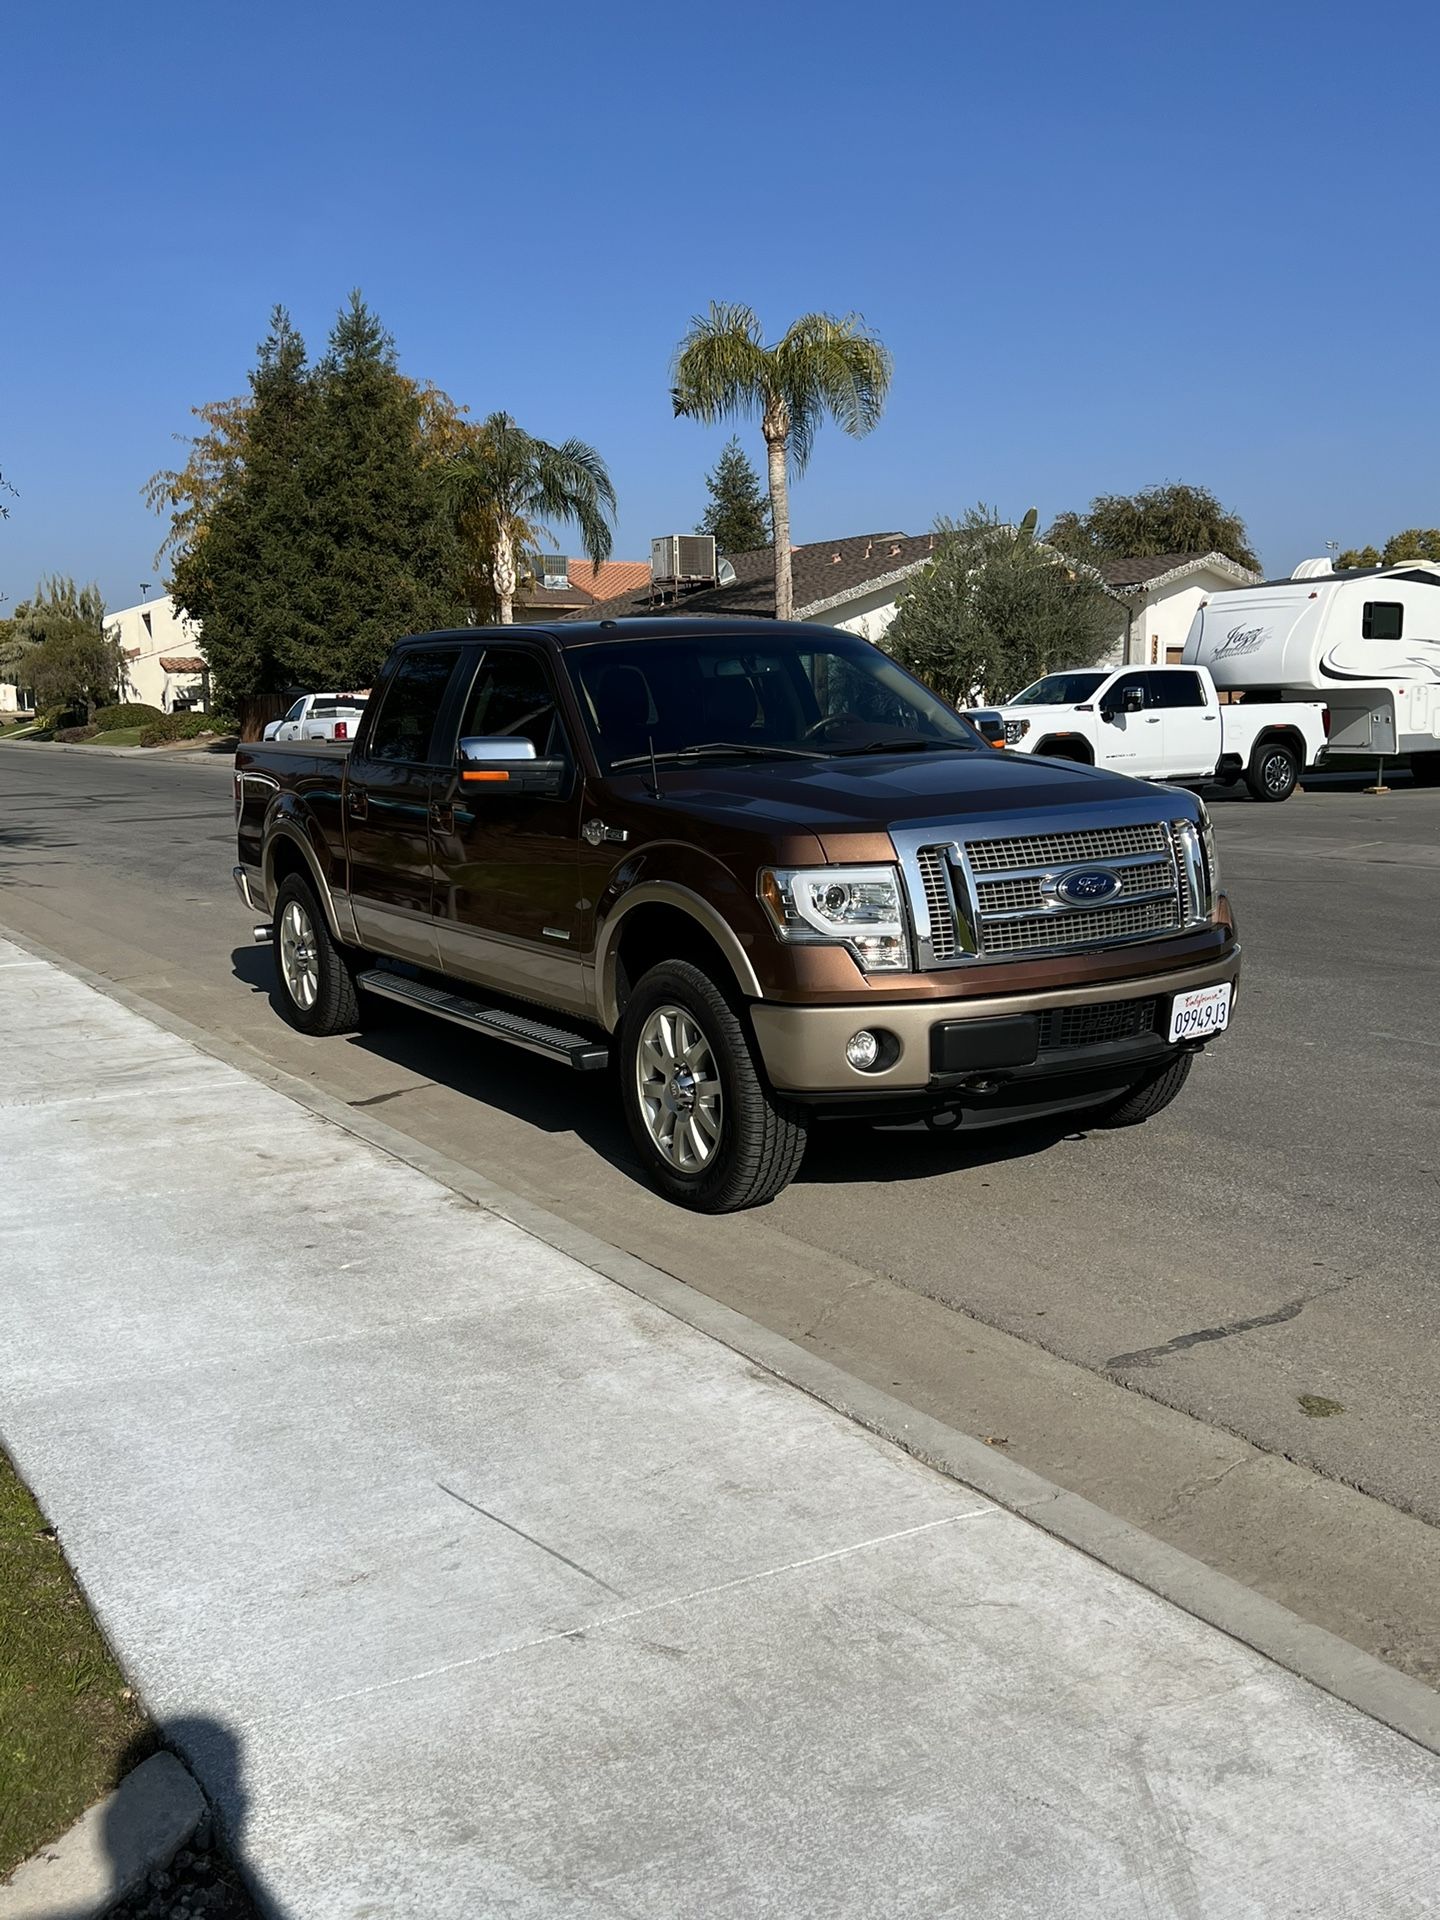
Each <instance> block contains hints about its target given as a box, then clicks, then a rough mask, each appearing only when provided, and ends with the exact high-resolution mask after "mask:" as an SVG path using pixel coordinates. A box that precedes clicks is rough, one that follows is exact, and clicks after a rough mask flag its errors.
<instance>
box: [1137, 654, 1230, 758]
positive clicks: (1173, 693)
mask: <svg viewBox="0 0 1440 1920" xmlns="http://www.w3.org/2000/svg"><path fill="white" fill-rule="evenodd" d="M1146 678H1147V679H1148V680H1149V682H1150V700H1149V702H1148V703H1147V705H1146V709H1145V712H1146V718H1147V719H1148V718H1149V716H1150V714H1151V713H1158V714H1159V715H1160V738H1161V740H1162V742H1163V743H1164V747H1163V751H1164V761H1163V769H1164V771H1165V772H1166V773H1171V774H1188V775H1190V776H1192V777H1193V776H1194V775H1196V774H1201V773H1213V772H1214V771H1215V768H1216V766H1217V765H1218V764H1219V760H1220V712H1219V709H1218V707H1212V706H1210V705H1209V704H1208V703H1207V702H1206V699H1205V688H1204V686H1203V685H1202V684H1201V680H1200V676H1199V674H1198V673H1188V672H1186V673H1180V672H1177V671H1175V670H1173V669H1172V670H1170V671H1168V672H1165V673H1152V674H1148V675H1147V676H1146Z"/></svg>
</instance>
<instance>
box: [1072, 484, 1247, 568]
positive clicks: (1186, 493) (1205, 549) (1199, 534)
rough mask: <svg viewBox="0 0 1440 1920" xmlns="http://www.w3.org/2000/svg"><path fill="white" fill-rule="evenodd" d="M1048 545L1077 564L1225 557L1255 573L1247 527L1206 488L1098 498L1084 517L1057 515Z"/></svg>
mask: <svg viewBox="0 0 1440 1920" xmlns="http://www.w3.org/2000/svg"><path fill="white" fill-rule="evenodd" d="M1045 539H1046V541H1047V543H1048V544H1049V545H1050V546H1052V547H1058V548H1059V549H1060V551H1061V552H1062V553H1068V554H1072V555H1073V556H1074V557H1075V558H1076V559H1077V560H1092V561H1093V560H1138V559H1143V558H1145V557H1147V556H1148V555H1151V554H1157V553H1223V554H1226V555H1227V556H1228V557H1229V558H1230V559H1231V560H1234V561H1237V562H1238V563H1239V565H1241V566H1242V567H1249V568H1251V569H1252V570H1253V571H1255V572H1258V571H1259V569H1260V562H1259V561H1258V560H1257V559H1256V558H1255V554H1254V551H1253V550H1252V548H1251V545H1250V536H1249V534H1248V533H1247V532H1246V531H1245V522H1244V521H1243V520H1242V519H1241V518H1240V516H1239V514H1237V513H1231V512H1230V511H1229V509H1228V508H1226V507H1223V506H1221V504H1220V502H1219V501H1218V500H1217V499H1216V498H1215V495H1214V494H1213V493H1211V491H1210V489H1209V488H1208V487H1195V486H1189V485H1187V484H1186V483H1185V482H1184V481H1179V480H1172V481H1167V482H1166V483H1165V484H1164V485H1163V486H1155V487H1142V488H1141V490H1140V492H1139V493H1102V494H1098V495H1097V496H1096V497H1095V499H1093V500H1092V501H1091V502H1090V509H1089V511H1088V512H1087V513H1062V514H1058V515H1057V516H1056V518H1055V519H1054V520H1053V521H1052V522H1051V524H1050V526H1049V527H1048V528H1047V530H1046V533H1045Z"/></svg>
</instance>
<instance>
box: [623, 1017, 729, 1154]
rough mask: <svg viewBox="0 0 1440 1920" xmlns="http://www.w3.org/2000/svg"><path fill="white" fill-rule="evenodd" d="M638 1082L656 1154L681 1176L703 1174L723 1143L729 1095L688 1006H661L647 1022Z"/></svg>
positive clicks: (638, 1059) (637, 1057)
mask: <svg viewBox="0 0 1440 1920" xmlns="http://www.w3.org/2000/svg"><path fill="white" fill-rule="evenodd" d="M635 1083H636V1087H637V1089H638V1091H639V1095H640V1111H641V1113H642V1114H643V1115H644V1118H645V1125H646V1128H647V1130H648V1132H649V1135H650V1138H651V1140H652V1141H653V1142H654V1144H655V1148H656V1151H657V1152H658V1153H659V1154H660V1155H661V1157H662V1158H663V1159H664V1160H665V1161H666V1162H667V1163H668V1164H669V1165H670V1166H671V1167H673V1168H674V1169H675V1171H676V1172H677V1173H700V1172H702V1171H703V1170H704V1168H705V1167H707V1166H708V1165H709V1164H710V1161H711V1160H712V1159H713V1157H714V1154H715V1150H716V1148H717V1147H718V1146H719V1144H720V1134H721V1130H722V1128H723V1126H724V1113H725V1108H724V1095H723V1093H722V1091H721V1086H720V1076H719V1072H718V1070H717V1068H716V1065H715V1055H714V1053H713V1052H712V1050H711V1047H710V1042H709V1041H708V1040H707V1039H706V1038H705V1035H704V1033H703V1031H702V1030H701V1027H700V1024H699V1022H698V1021H697V1020H696V1018H695V1016H694V1015H693V1014H692V1013H689V1012H687V1011H686V1009H685V1008H684V1007H677V1006H663V1007H657V1008H656V1009H655V1011H654V1012H653V1013H652V1014H651V1015H650V1016H649V1018H648V1019H647V1020H646V1022H645V1025H644V1026H643V1027H642V1028H641V1030H640V1040H639V1044H638V1046H637V1047H636V1050H635Z"/></svg>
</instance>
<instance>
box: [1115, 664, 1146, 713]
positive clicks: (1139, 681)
mask: <svg viewBox="0 0 1440 1920" xmlns="http://www.w3.org/2000/svg"><path fill="white" fill-rule="evenodd" d="M1149 678H1150V676H1149V674H1148V673H1122V674H1121V676H1120V678H1119V679H1118V680H1113V681H1111V683H1110V685H1109V686H1108V687H1107V688H1106V689H1105V706H1106V709H1107V711H1109V712H1113V713H1123V712H1124V711H1125V696H1126V694H1127V693H1139V694H1140V696H1141V698H1142V700H1143V702H1144V704H1145V705H1146V706H1147V707H1150V706H1153V705H1154V704H1155V703H1154V701H1153V700H1152V699H1151V697H1150V689H1149V686H1148V685H1147V684H1146V683H1147V682H1148V680H1149Z"/></svg>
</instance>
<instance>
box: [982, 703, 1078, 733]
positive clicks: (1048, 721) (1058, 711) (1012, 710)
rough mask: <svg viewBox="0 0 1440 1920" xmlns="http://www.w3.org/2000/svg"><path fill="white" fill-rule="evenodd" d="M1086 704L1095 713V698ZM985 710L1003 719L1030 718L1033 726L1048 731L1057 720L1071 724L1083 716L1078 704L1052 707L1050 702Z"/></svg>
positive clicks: (1066, 724)
mask: <svg viewBox="0 0 1440 1920" xmlns="http://www.w3.org/2000/svg"><path fill="white" fill-rule="evenodd" d="M1085 706H1086V709H1087V711H1088V712H1090V713H1093V712H1094V711H1095V703H1094V701H1093V700H1091V701H1086V702H1085ZM985 711H986V712H987V713H998V714H999V716H1000V718H1001V719H1002V720H1028V721H1029V722H1030V724H1031V726H1032V727H1039V728H1041V729H1043V730H1044V731H1046V732H1050V731H1052V730H1053V727H1054V723H1055V722H1056V721H1058V722H1059V723H1060V724H1061V725H1062V726H1069V725H1070V724H1071V723H1072V722H1074V721H1075V720H1077V719H1082V718H1083V716H1082V715H1081V712H1080V708H1079V707H1078V706H1070V707H1052V706H1050V705H1048V704H1047V705H1045V706H1043V707H1042V706H1033V707H1003V706H994V707H987V708H986V709H985Z"/></svg>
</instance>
